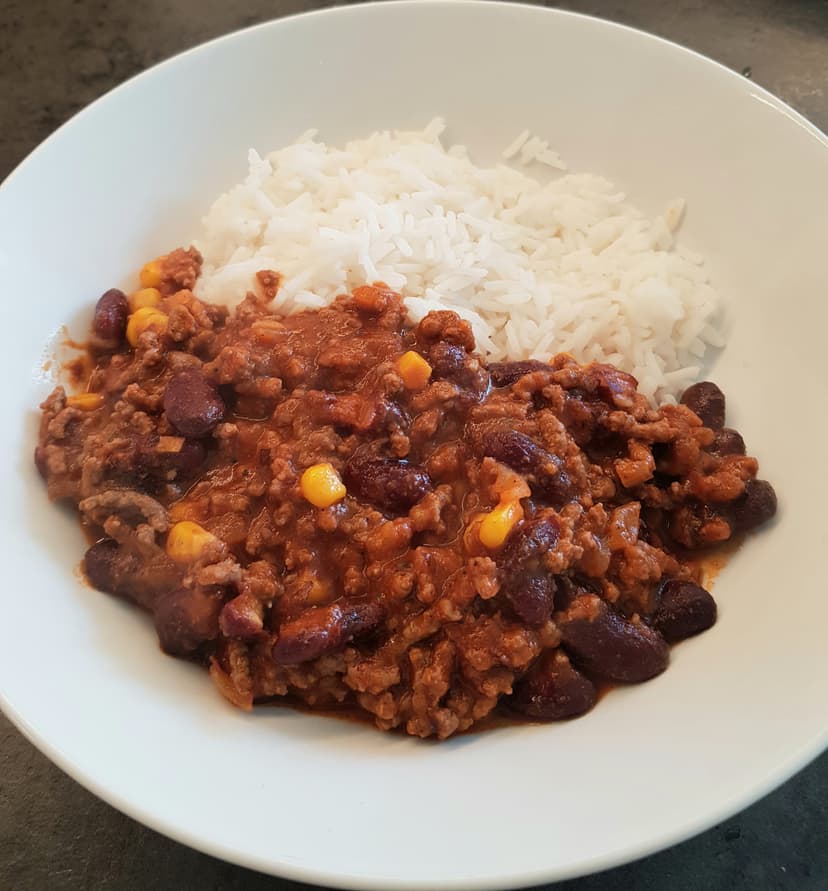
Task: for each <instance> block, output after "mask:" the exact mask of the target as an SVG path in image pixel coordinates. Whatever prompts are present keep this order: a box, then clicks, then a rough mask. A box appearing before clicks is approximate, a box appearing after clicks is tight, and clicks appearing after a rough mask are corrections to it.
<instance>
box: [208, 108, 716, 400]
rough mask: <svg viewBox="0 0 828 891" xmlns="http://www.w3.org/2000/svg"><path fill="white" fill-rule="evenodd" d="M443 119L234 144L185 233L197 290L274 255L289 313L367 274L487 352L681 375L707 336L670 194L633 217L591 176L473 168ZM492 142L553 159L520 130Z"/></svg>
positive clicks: (708, 326)
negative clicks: (194, 230) (236, 175)
mask: <svg viewBox="0 0 828 891" xmlns="http://www.w3.org/2000/svg"><path fill="white" fill-rule="evenodd" d="M444 128H445V125H444V122H443V121H442V120H441V119H439V118H438V119H435V120H434V121H432V122H431V123H430V124H429V125H428V126H427V127H426V128H425V130H423V131H421V132H416V133H409V132H392V133H389V132H378V133H372V134H371V135H370V136H369V137H368V138H367V139H361V140H356V141H354V142H350V143H348V144H347V145H346V146H345V147H344V148H336V147H333V146H327V145H325V144H324V143H322V142H319V141H317V140H316V139H315V135H316V134H315V132H313V131H312V132H309V133H305V134H303V135H302V136H301V137H300V139H299V140H298V141H297V142H296V143H295V144H293V145H290V146H287V147H286V148H283V149H280V150H279V151H276V152H273V153H271V154H270V155H268V156H267V157H265V158H262V157H260V156H259V155H258V154H257V153H256V152H255V151H253V150H251V151H250V153H249V165H250V168H249V173H248V175H247V178H246V179H245V180H244V182H243V183H240V184H239V185H237V186H235V187H234V188H232V189H231V190H230V191H228V192H226V193H225V194H224V195H222V196H221V197H220V198H219V199H218V200H217V201H216V202H215V203H214V204H213V206H212V208H211V209H210V211H209V213H208V214H207V216H206V217H205V218H204V221H203V226H204V228H203V234H202V236H201V238H198V239H196V240H195V244H196V246H197V247H198V248H199V250H200V251H201V252H202V254H203V255H204V261H205V264H204V274H203V277H202V278H201V280H200V282H199V286H198V294H199V296H200V297H202V298H203V299H205V300H210V301H215V302H222V303H229V304H230V305H233V304H235V303H238V302H239V301H240V300H241V299H242V298H243V297H244V295H245V293H246V292H247V291H249V290H256V285H255V279H254V276H255V273H256V272H257V271H259V270H261V269H275V270H278V271H279V272H280V273H281V274H282V276H283V284H282V287H281V289H280V290H279V293H278V294H277V296H276V298H275V300H274V301H273V307H274V309H277V310H279V311H281V312H294V311H297V310H302V309H307V308H316V307H319V306H323V305H325V304H327V303H329V302H331V301H332V300H333V298H334V297H335V296H336V295H337V294H341V293H344V292H346V291H349V290H351V289H352V288H354V287H356V286H358V285H361V284H365V283H366V282H369V283H370V282H373V281H384V282H386V283H387V284H388V285H390V286H391V287H392V288H396V289H398V290H400V291H401V292H402V293H403V294H404V296H405V298H406V304H407V308H408V312H409V315H410V317H411V318H412V319H413V320H414V321H415V322H417V321H419V320H420V319H421V318H422V317H423V316H424V315H425V314H426V313H427V312H429V311H430V310H432V309H453V310H454V311H455V312H457V313H458V314H459V315H461V316H462V317H463V318H465V319H468V321H469V322H470V323H471V325H472V328H473V330H474V333H475V337H476V338H477V345H478V348H479V349H480V350H481V351H483V352H484V353H485V354H486V355H487V356H488V357H489V359H491V360H492V361H498V360H502V359H505V358H509V359H521V358H537V359H547V358H549V357H550V356H551V355H553V354H555V353H558V352H568V353H571V354H572V355H573V356H575V358H576V359H578V360H579V361H582V362H589V361H593V360H596V361H602V362H611V363H613V364H615V365H617V366H619V367H621V368H623V369H624V370H625V371H629V372H630V373H632V374H633V375H634V376H635V377H636V378H637V379H638V381H639V383H640V388H641V391H642V392H643V393H645V394H646V395H647V396H650V397H652V398H655V399H659V400H662V399H665V398H666V399H669V398H671V397H673V396H675V394H676V393H678V392H679V391H681V390H682V389H683V388H684V387H686V386H687V385H688V384H689V383H691V382H692V381H694V380H695V379H696V378H697V376H698V374H699V371H700V362H701V360H702V358H703V356H704V354H705V350H706V349H707V347H708V346H711V345H712V346H721V345H722V339H721V337H720V335H719V333H718V332H717V330H716V327H715V320H716V316H717V308H718V296H717V294H716V292H715V291H714V289H713V288H712V287H711V285H710V283H709V282H708V277H707V275H706V273H705V270H704V267H703V261H702V258H700V257H698V256H696V255H693V254H691V253H690V252H689V251H685V250H682V249H681V248H678V249H677V248H676V247H675V244H674V232H675V230H676V229H677V227H678V225H679V223H680V221H681V217H682V214H683V211H684V202H683V201H681V200H676V201H673V202H671V203H670V204H669V205H668V207H667V208H666V209H665V211H664V213H663V214H662V215H661V216H658V217H656V218H655V219H648V218H647V217H645V216H644V214H642V213H641V211H639V210H638V209H637V208H635V207H634V206H633V205H632V204H630V203H629V202H628V201H627V199H626V196H625V195H624V194H623V193H622V192H619V191H618V190H617V189H616V188H615V187H614V186H613V185H612V183H610V182H608V181H607V180H606V179H604V178H602V177H600V176H595V175H592V174H571V173H566V174H560V173H557V174H556V177H553V178H552V179H551V180H550V181H546V182H539V181H538V180H536V179H533V178H531V177H529V176H528V175H527V174H526V173H525V172H523V171H518V170H516V169H514V168H513V167H510V166H506V165H505V164H501V165H498V166H497V167H490V168H484V167H477V166H476V165H475V164H473V163H472V162H471V160H470V159H469V156H468V152H467V151H466V149H465V147H463V146H457V145H455V146H452V147H451V148H449V149H446V148H444V146H443V145H442V143H441V141H440V135H441V133H442V132H443V130H444ZM504 157H505V158H506V159H507V160H508V159H513V160H517V161H518V162H519V163H521V164H524V165H527V164H533V163H539V164H544V165H547V168H554V169H556V170H564V169H565V165H564V164H563V163H562V162H561V160H560V158H559V157H558V155H557V154H556V153H555V152H554V151H552V150H551V149H550V148H549V145H548V143H546V142H544V141H543V140H541V139H539V138H538V137H536V136H532V135H531V134H530V133H529V132H528V131H525V132H524V133H521V134H520V136H519V137H518V138H517V139H516V140H514V142H513V143H512V144H511V145H510V146H509V147H508V148H507V149H506V151H505V152H504ZM547 179H549V177H547Z"/></svg>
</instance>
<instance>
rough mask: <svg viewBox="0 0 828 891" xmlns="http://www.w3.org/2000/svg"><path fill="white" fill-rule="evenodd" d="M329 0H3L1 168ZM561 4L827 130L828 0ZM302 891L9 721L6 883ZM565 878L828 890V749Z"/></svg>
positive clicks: (618, 889) (4, 772) (22, 889)
mask: <svg viewBox="0 0 828 891" xmlns="http://www.w3.org/2000/svg"><path fill="white" fill-rule="evenodd" d="M327 5H331V4H328V3H325V2H314V0H88V2H84V0H74V2H73V0H51V2H50V0H0V178H4V177H5V176H6V174H7V173H9V172H10V171H11V170H12V168H13V167H14V166H15V165H16V164H17V163H18V162H19V161H21V160H22V159H23V158H24V157H25V156H26V154H27V153H28V152H29V151H31V149H33V148H34V147H35V146H36V145H37V144H38V143H39V142H40V141H41V140H42V139H44V138H45V137H46V136H48V135H49V133H51V132H52V131H53V130H54V129H55V128H56V127H57V126H58V125H59V124H61V123H62V122H63V121H64V120H66V119H67V118H68V117H69V116H70V115H72V114H73V113H74V112H76V111H77V110H78V109H80V108H82V107H83V106H84V105H86V104H88V103H89V102H91V101H92V100H93V99H95V98H96V97H97V96H99V95H100V94H102V93H103V92H105V91H106V90H109V89H110V88H111V87H113V86H115V85H117V84H118V83H120V82H121V81H122V80H124V79H125V78H127V77H130V76H131V75H133V74H135V73H137V72H139V71H141V70H143V69H144V68H147V67H148V66H150V65H152V64H154V63H155V62H158V61H160V60H161V59H164V58H166V57H168V56H170V55H173V54H174V53H176V52H179V51H180V50H183V49H186V48H188V47H191V46H193V45H195V44H197V43H200V42H201V41H203V40H206V39H208V38H211V37H215V36H217V35H219V34H223V33H226V32H227V31H230V30H233V29H236V28H240V27H244V26H245V25H250V24H253V23H255V22H259V21H263V20H266V19H269V18H274V17H276V16H279V15H287V14H289V13H294V12H300V11H302V10H305V9H311V8H315V7H321V6H327ZM561 5H563V6H566V7H567V8H570V9H576V10H579V11H582V12H588V13H592V14H594V15H600V16H603V17H605V18H609V19H614V20H616V21H620V22H624V23H626V24H630V25H634V26H636V27H640V28H643V29H645V30H648V31H652V32H654V33H656V34H659V35H661V36H664V37H667V38H669V39H671V40H675V41H677V42H679V43H683V44H685V45H687V46H690V47H692V48H693V49H696V50H698V51H700V52H702V53H705V54H707V55H709V56H712V57H713V58H714V59H717V60H718V61H720V62H722V63H724V64H725V65H728V66H730V67H731V68H734V69H736V70H737V71H740V72H746V73H748V74H749V75H750V76H751V77H752V78H753V79H754V80H755V81H756V82H757V83H760V84H762V85H763V86H765V87H767V88H768V89H770V90H771V91H772V92H774V93H776V94H777V95H779V96H780V97H782V98H783V99H785V100H786V101H787V102H789V103H790V104H791V105H793V106H794V107H795V108H797V109H799V110H800V111H801V112H803V114H805V115H806V116H807V117H809V118H810V119H811V120H812V121H814V123H816V124H817V125H818V126H820V127H821V128H822V129H823V130H828V2H826V0H731V2H727V3H725V2H719V0H672V2H670V0H626V2H623V0H615V2H614V0H595V2H574V3H565V4H561ZM815 707H818V704H817V703H815ZM823 707H824V704H823ZM125 769H126V765H125ZM677 769H679V770H680V769H681V766H680V765H677ZM634 806H635V805H634V803H633V804H632V805H631V807H634ZM507 831H508V830H507ZM300 887H302V886H299V885H296V884H295V883H292V882H286V881H281V880H278V879H271V878H267V877H264V876H261V875H258V874H256V873H252V872H249V871H247V870H244V869H240V868H238V867H235V866H230V865H228V864H225V863H221V862H220V861H218V860H214V859H212V858H210V857H207V856H205V855H203V854H199V853H197V852H195V851H192V850H190V849H188V848H185V847H182V846H181V845H178V844H176V843H175V842H172V841H169V840H168V839H166V838H163V837H162V836H160V835H158V834H156V833H155V832H152V831H151V830H149V829H145V828H144V827H142V826H140V825H139V824H137V823H135V822H134V821H132V820H130V819H129V818H127V817H124V816H123V815H121V814H120V813H118V812H117V811H115V810H113V809H112V808H111V807H109V806H108V805H106V804H104V803H102V802H101V801H99V800H98V799H96V798H95V797H94V796H93V795H91V794H90V793H88V792H86V791H85V790H84V789H82V788H81V787H80V786H78V785H77V784H76V783H75V782H74V781H73V780H70V779H69V778H68V777H66V776H65V775H64V774H62V773H61V772H60V771H59V770H58V769H57V768H55V767H53V766H52V765H51V764H50V763H49V762H48V761H47V760H46V758H44V757H43V756H42V755H41V754H40V753H39V752H37V751H36V750H35V749H34V748H33V747H32V746H31V745H30V744H29V743H28V742H26V741H25V740H24V739H23V737H22V736H20V734H19V733H18V732H17V731H16V730H15V729H14V728H13V727H12V726H11V725H10V724H9V722H8V721H7V720H6V719H5V718H3V717H1V716H0V888H8V889H15V891H28V889H32V891H40V889H51V888H59V889H88V888H95V889H124V891H133V889H134V891H138V889H145V888H159V889H160V888H163V889H178V888H182V889H189V888H193V889H200V891H208V889H254V891H259V889H262V891H263V889H266V888H267V889H279V888H282V889H288V888H297V889H298V888H300ZM556 888H558V889H560V891H622V889H623V891H662V889H671V891H682V889H700V891H719V889H722V891H765V889H774V891H776V889H791V891H825V889H828V755H823V757H822V758H821V759H819V760H818V761H817V762H815V763H814V764H812V765H811V766H810V767H808V768H806V769H805V770H804V771H802V773H800V774H799V775H798V776H797V777H795V778H794V779H792V780H791V781H790V782H788V783H787V784H786V785H785V786H783V787H782V788H781V789H779V790H778V791H777V792H775V793H773V794H772V795H770V796H768V797H767V798H766V799H765V800H763V801H761V802H759V803H758V804H756V805H754V806H753V807H752V808H750V809H748V810H747V811H745V812H744V813H742V814H740V815H738V816H736V817H734V818H732V819H731V820H728V821H727V822H726V823H724V824H722V825H720V826H716V827H715V828H713V829H711V830H710V831H708V832H706V833H704V834H703V835H700V836H698V837H697V838H695V839H692V840H691V841H688V842H685V843H684V844H682V845H678V846H677V847H675V848H672V849H671V850H668V851H664V852H662V853H660V854H656V855H654V856H652V857H649V858H647V859H646V860H642V861H640V862H638V863H635V864H631V865H629V866H625V867H621V868H619V869H615V870H612V871H610V872H606V873H602V874H600V875H597V876H591V877H588V878H584V879H578V880H574V881H569V882H564V883H562V884H560V885H558V886H556Z"/></svg>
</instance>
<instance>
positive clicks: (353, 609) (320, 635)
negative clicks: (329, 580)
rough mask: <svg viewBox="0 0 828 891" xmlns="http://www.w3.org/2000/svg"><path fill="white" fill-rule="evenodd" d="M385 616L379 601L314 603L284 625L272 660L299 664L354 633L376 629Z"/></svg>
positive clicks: (337, 645)
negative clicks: (324, 604)
mask: <svg viewBox="0 0 828 891" xmlns="http://www.w3.org/2000/svg"><path fill="white" fill-rule="evenodd" d="M382 617H383V611H382V607H381V606H380V605H379V604H378V603H359V604H356V603H352V604H346V603H332V604H330V605H329V606H317V607H313V608H311V609H309V610H307V611H306V612H304V613H302V615H301V616H299V617H298V618H296V619H294V620H293V621H291V622H287V623H286V624H284V625H283V626H282V627H281V629H280V630H279V637H278V640H277V641H276V643H275V644H274V645H273V650H272V655H273V661H274V662H276V663H277V664H279V665H296V664H298V663H300V662H309V661H310V660H311V659H317V658H319V656H323V655H325V654H326V653H332V652H335V651H336V650H338V649H339V648H340V647H344V646H345V644H347V643H350V641H352V640H353V639H354V638H355V637H359V636H360V635H363V634H367V633H368V632H369V631H373V630H374V628H376V627H377V625H379V623H380V622H381V621H382Z"/></svg>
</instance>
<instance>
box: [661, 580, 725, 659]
mask: <svg viewBox="0 0 828 891" xmlns="http://www.w3.org/2000/svg"><path fill="white" fill-rule="evenodd" d="M715 622H716V601H715V600H714V599H713V598H712V596H711V595H710V592H708V591H706V590H705V589H704V588H702V587H701V586H699V585H695V584H693V582H685V581H681V580H680V579H669V580H667V581H665V582H662V584H661V586H660V587H659V589H658V592H657V594H656V608H655V611H654V613H653V627H654V628H655V629H656V631H658V632H659V634H661V636H662V637H663V638H664V639H665V640H666V641H667V642H668V643H676V641H679V640H684V639H685V638H686V637H692V636H693V635H694V634H700V633H701V632H702V631H707V629H708V628H710V627H712V626H713V625H714V624H715Z"/></svg>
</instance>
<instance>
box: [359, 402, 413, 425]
mask: <svg viewBox="0 0 828 891" xmlns="http://www.w3.org/2000/svg"><path fill="white" fill-rule="evenodd" d="M375 423H376V426H378V427H381V428H382V429H384V430H388V431H391V432H396V433H406V432H407V431H408V428H409V427H410V426H411V417H410V416H409V414H408V412H407V411H406V410H405V409H404V408H402V406H400V405H397V403H396V402H389V401H388V400H383V401H382V402H381V403H380V406H379V408H378V410H377V420H376V422H375ZM348 432H349V433H350V430H349V431H348Z"/></svg>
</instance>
